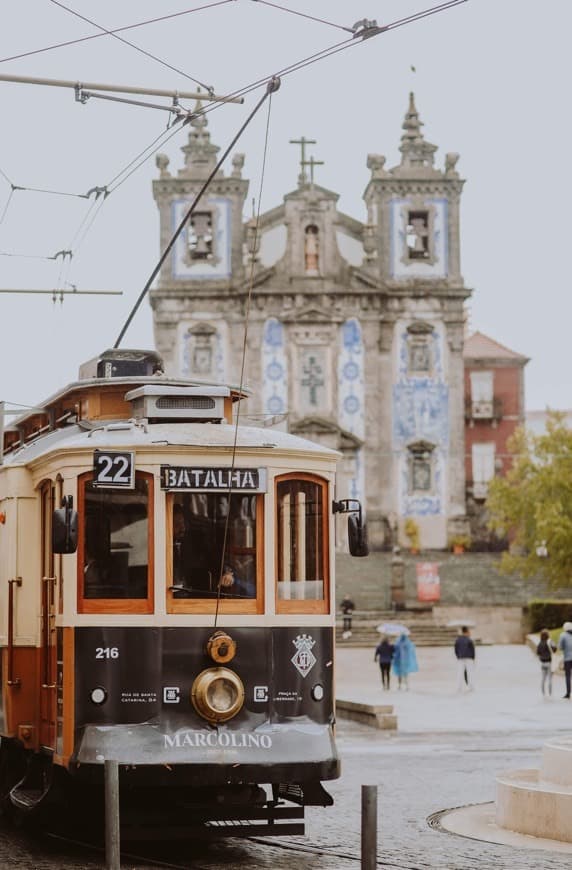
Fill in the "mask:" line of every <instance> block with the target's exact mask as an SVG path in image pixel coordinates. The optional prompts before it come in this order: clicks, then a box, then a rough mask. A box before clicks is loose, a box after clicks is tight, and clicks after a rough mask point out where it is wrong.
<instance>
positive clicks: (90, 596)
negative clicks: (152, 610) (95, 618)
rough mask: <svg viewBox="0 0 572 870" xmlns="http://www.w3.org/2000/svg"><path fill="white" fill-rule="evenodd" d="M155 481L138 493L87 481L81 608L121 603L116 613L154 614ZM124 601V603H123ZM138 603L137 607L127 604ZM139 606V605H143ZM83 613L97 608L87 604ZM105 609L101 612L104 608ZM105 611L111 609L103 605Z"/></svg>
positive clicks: (138, 487)
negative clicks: (152, 514) (151, 496)
mask: <svg viewBox="0 0 572 870" xmlns="http://www.w3.org/2000/svg"><path fill="white" fill-rule="evenodd" d="M149 489H150V484H149V479H148V476H147V475H145V476H143V475H141V474H138V475H137V476H136V480H135V487H134V489H130V490H127V489H125V490H106V489H102V488H100V487H96V486H94V484H93V481H92V480H91V479H89V480H84V482H83V489H82V492H81V496H82V497H81V515H82V518H83V519H82V535H81V540H80V560H79V564H80V570H81V577H80V605H81V600H82V599H83V601H84V602H89V601H93V600H94V599H97V600H98V601H99V603H100V604H101V603H102V601H108V602H113V601H116V605H115V607H112V608H111V609H114V610H121V609H123V607H122V603H121V602H123V604H124V605H125V609H127V610H136V611H139V610H141V611H142V612H148V610H149V608H148V607H146V606H145V605H146V604H147V603H150V570H149V565H150V561H151V560H150V555H149V554H150V539H151V537H152V535H151V534H150V529H149V500H150V499H149ZM118 599H119V600H118ZM128 601H130V602H134V605H135V606H134V607H130V606H127V602H128ZM138 602H139V604H138ZM80 609H83V610H86V609H87V610H92V609H93V606H92V607H90V606H89V604H88V605H87V606H85V605H84V607H83V608H82V607H81V606H80ZM98 609H99V608H98ZM101 609H106V608H105V607H102V608H101Z"/></svg>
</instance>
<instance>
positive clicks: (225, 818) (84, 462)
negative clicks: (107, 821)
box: [0, 350, 367, 836]
mask: <svg viewBox="0 0 572 870" xmlns="http://www.w3.org/2000/svg"><path fill="white" fill-rule="evenodd" d="M244 397H245V391H243V390H241V389H239V388H235V387H225V386H221V385H213V384H205V383H198V382H189V381H184V380H180V379H170V378H167V377H165V375H164V374H163V372H162V365H161V360H160V358H159V356H158V355H157V354H155V353H153V352H146V351H127V350H113V351H106V352H105V353H103V354H102V355H101V356H100V357H98V358H97V359H96V360H94V361H92V362H91V363H89V364H86V365H85V366H83V367H82V369H81V370H80V377H79V379H78V380H77V381H76V382H73V383H71V384H70V385H68V386H67V387H66V388H65V389H62V390H61V391H60V392H58V393H57V394H56V395H54V396H52V397H51V398H50V399H49V400H48V401H46V402H45V404H44V405H43V406H42V407H41V408H35V409H33V410H31V411H29V412H28V413H26V414H24V415H22V416H21V417H20V418H19V419H17V420H16V421H15V423H14V424H13V425H11V426H7V427H6V429H5V432H4V438H3V456H2V463H1V465H0V646H1V654H2V692H1V699H2V703H1V710H0V729H1V731H0V733H1V745H0V789H1V795H2V800H3V805H4V808H5V809H6V810H7V811H11V812H16V813H18V814H22V813H29V814H33V815H37V816H41V814H42V812H43V811H47V809H48V808H50V807H53V806H54V805H61V802H62V801H63V802H67V805H68V807H70V808H71V807H77V806H78V805H80V806H81V805H82V802H84V801H86V800H89V799H90V796H93V795H94V794H101V792H102V782H103V770H104V762H105V760H106V759H114V760H116V761H117V762H118V763H119V765H120V768H119V769H120V789H121V796H122V802H123V801H124V799H125V800H127V797H129V798H130V799H132V800H133V803H134V805H136V806H138V811H139V816H138V817H139V819H140V820H141V819H142V818H144V815H145V812H146V811H147V810H149V811H150V810H151V808H153V809H155V810H157V808H161V807H168V810H169V817H170V819H171V820H173V819H174V818H177V817H178V818H180V819H181V820H182V821H183V822H184V824H185V825H186V826H187V827H188V828H189V829H190V828H192V829H193V830H196V831H201V832H203V833H204V832H205V831H207V830H209V829H213V828H215V827H216V828H217V830H218V833H221V832H222V831H223V830H224V833H226V834H232V835H235V836H236V835H237V834H243V835H249V834H252V833H253V832H256V833H258V832H260V831H261V830H263V831H264V832H265V833H284V832H287V833H288V832H295V833H300V832H301V831H303V814H304V807H305V806H308V805H322V806H325V805H328V804H329V803H331V798H330V796H329V795H328V794H327V792H326V791H325V789H324V787H323V786H322V782H324V781H326V780H329V779H333V778H336V777H337V776H338V775H339V760H338V755H337V751H336V746H335V741H334V733H333V728H334V690H333V686H334V625H335V601H334V577H333V566H334V518H333V514H334V512H335V511H336V510H348V509H349V510H350V511H351V512H350V515H349V523H348V529H349V536H350V549H351V550H352V551H353V553H354V554H355V555H363V554H365V552H366V546H367V545H366V542H365V529H364V528H363V526H362V523H361V512H360V510H359V504H357V503H355V502H347V501H342V502H340V501H335V466H336V459H337V458H338V454H337V453H335V452H334V451H332V450H329V449H327V448H325V447H322V446H320V445H317V444H314V443H310V442H309V441H306V440H303V439H301V438H297V437H295V436H292V435H290V434H287V433H285V432H282V431H277V430H276V429H269V428H263V427H249V426H243V425H236V423H233V422H232V418H233V405H234V404H235V403H236V402H238V401H239V400H241V399H243V398H244ZM222 825H224V829H223V828H222Z"/></svg>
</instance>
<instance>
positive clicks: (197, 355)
mask: <svg viewBox="0 0 572 870" xmlns="http://www.w3.org/2000/svg"><path fill="white" fill-rule="evenodd" d="M215 339H216V330H215V329H214V328H213V327H212V326H210V325H209V324H198V325H197V326H194V327H192V328H191V329H190V330H189V331H188V333H187V343H188V344H187V348H188V350H187V360H188V363H187V373H188V374H192V375H200V376H203V377H205V376H210V377H212V376H213V368H214V350H215V348H214V344H215Z"/></svg>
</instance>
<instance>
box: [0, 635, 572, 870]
mask: <svg viewBox="0 0 572 870" xmlns="http://www.w3.org/2000/svg"><path fill="white" fill-rule="evenodd" d="M350 652H351V653H352V654H353V653H354V652H356V653H361V652H362V651H354V650H352V651H350V650H347V651H344V652H343V653H341V654H340V655H339V658H338V665H339V672H338V676H339V685H340V689H341V690H342V691H343V692H344V693H345V694H344V696H345V697H348V694H347V693H348V692H349V690H350V688H351V689H354V690H356V685H357V687H358V688H359V685H361V682H362V681H363V684H364V692H365V690H366V688H367V686H366V680H368V679H369V677H368V674H369V675H370V676H371V673H370V671H369V670H368V668H367V667H366V665H367V661H366V658H365V656H364V658H363V659H359V658H357V659H356V657H355V656H353V655H352V656H348V654H349V653H350ZM366 652H367V656H368V657H369V651H366ZM420 653H421V655H420V665H421V670H420V674H419V675H418V677H417V683H416V684H415V683H414V684H412V689H411V691H410V692H409V693H407V694H406V695H405V694H404V695H403V696H402V697H400V696H399V694H398V693H397V692H391V693H389V696H388V695H382V694H381V690H379V687H377V688H374V689H372V691H373V692H374V693H376V694H377V700H380V699H381V698H383V700H391V701H392V702H394V703H395V705H396V710H397V712H398V715H400V717H401V718H402V719H403V724H404V726H405V727H403V728H400V731H399V732H398V733H396V734H387V733H383V732H379V731H375V730H373V729H370V728H367V727H366V726H361V725H357V724H354V723H351V722H341V723H340V726H339V729H338V744H339V749H340V752H341V755H342V762H343V771H342V777H341V779H340V780H338V781H336V782H333V783H330V784H329V786H328V790H329V791H331V792H332V794H333V795H334V798H335V805H334V807H331V808H327V809H313V810H310V811H309V812H308V822H307V835H306V837H292V838H289V839H286V838H285V839H284V840H279V841H276V840H273V839H268V840H267V841H262V840H257V841H255V842H251V841H236V840H233V841H231V840H229V841H223V842H222V843H219V844H216V845H210V846H201V847H191V846H189V845H184V846H182V845H177V846H173V847H171V848H170V847H168V846H163V847H161V848H158V847H156V851H155V853H154V860H153V861H151V860H141V859H136V858H132V857H130V856H128V855H125V856H124V857H123V860H122V868H123V870H159V868H160V867H165V866H177V867H181V868H189V870H191V868H192V870H243V868H245V867H256V868H268V870H270V868H273V870H291V868H296V870H306V868H308V870H310V868H312V870H359V867H360V828H361V819H360V801H361V796H360V793H361V785H362V784H368V785H370V784H371V785H377V786H378V789H379V792H378V809H379V830H378V867H381V868H385V870H429V868H432V870H433V868H434V870H509V868H510V870H533V868H534V870H569V868H570V863H571V862H570V856H569V855H558V854H557V853H552V852H547V851H536V850H534V851H533V850H531V851H528V850H521V849H514V848H511V847H508V846H499V845H492V844H487V843H482V842H479V841H476V840H469V839H465V838H462V837H456V836H453V835H450V834H445V833H440V832H438V831H435V830H433V829H431V828H430V827H429V826H428V824H427V817H428V816H429V815H430V814H432V813H434V812H436V811H438V810H442V809H446V808H451V807H456V806H462V805H466V804H472V803H481V802H485V801H492V800H494V776H495V774H496V773H498V772H499V771H501V770H506V769H513V768H522V767H537V766H538V764H539V760H540V748H541V746H542V743H543V742H544V741H545V740H546V739H548V738H549V737H550V736H554V735H557V734H562V733H566V731H567V730H569V726H570V724H571V723H572V706H570V705H568V704H567V703H565V702H564V701H561V700H559V701H556V699H555V700H554V701H553V702H548V701H547V702H544V703H543V702H542V699H539V698H538V686H537V676H538V673H537V667H536V662H535V661H534V659H533V658H532V656H531V655H530V654H529V653H528V651H527V650H525V649H524V648H512V649H506V648H500V649H497V650H496V652H495V651H494V650H490V653H491V656H490V659H491V661H492V660H493V659H495V660H496V669H495V670H494V674H493V675H492V676H491V679H490V681H489V680H488V679H487V677H486V670H487V669H486V667H485V662H484V658H485V657H484V656H481V659H482V661H481V678H480V682H479V687H478V691H477V692H476V693H475V694H474V695H472V696H459V697H457V698H456V699H453V696H452V693H451V689H450V681H449V664H448V659H447V651H444V652H443V653H439V655H434V651H428V652H427V654H425V653H423V652H422V651H420ZM342 659H343V660H342ZM368 660H369V659H368ZM429 664H431V666H432V670H431V672H430V673H429V672H428V671H427V672H425V673H424V668H428V667H429ZM453 672H454V668H452V669H451V675H452V674H453ZM374 673H375V672H374ZM376 677H377V674H376ZM517 677H520V679H517ZM451 679H453V676H451ZM502 683H505V686H506V687H507V688H506V692H505V693H504V697H503V693H502V692H500V691H499V687H500V686H501V684H502ZM367 691H369V688H367ZM507 693H508V694H507ZM473 705H474V706H473ZM479 708H483V709H480V710H479ZM485 708H488V709H485ZM439 711H440V712H439ZM471 711H472V712H471ZM471 721H472V722H473V728H471V727H470V723H471ZM495 721H497V723H498V725H499V727H497V728H496V729H495V728H494V727H493V726H494V723H495ZM426 722H429V726H430V727H428V726H427V725H426V724H425V723H426ZM400 725H401V722H400ZM475 725H476V726H477V727H474V726H475ZM436 726H440V727H436ZM142 848H143V847H142ZM142 848H141V850H140V851H142ZM146 849H147V847H146ZM316 852H317V854H316ZM145 854H150V853H149V851H145ZM104 864H105V862H104V860H103V856H102V855H97V854H94V853H90V852H85V851H83V850H78V849H76V848H74V847H71V846H68V845H66V844H64V843H61V842H58V841H46V840H34V839H33V838H30V837H28V836H26V835H24V834H22V833H21V832H16V833H14V832H10V831H6V830H4V829H2V828H0V868H20V870H95V868H102V867H104Z"/></svg>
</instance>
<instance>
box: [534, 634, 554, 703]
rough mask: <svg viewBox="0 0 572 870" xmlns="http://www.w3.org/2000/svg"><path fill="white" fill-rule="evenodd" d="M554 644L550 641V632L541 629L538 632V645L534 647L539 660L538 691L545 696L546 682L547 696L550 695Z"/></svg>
mask: <svg viewBox="0 0 572 870" xmlns="http://www.w3.org/2000/svg"><path fill="white" fill-rule="evenodd" d="M556 649H557V647H556V644H555V643H554V641H553V640H550V632H549V631H548V629H547V628H543V629H542V631H541V632H540V643H539V644H538V646H537V647H536V655H537V656H538V658H539V659H540V672H541V674H542V676H541V681H540V690H541V692H542V694H543V695H545V694H546V691H545V687H546V683H547V682H548V694H549V695H552V654H553V653H555V652H556Z"/></svg>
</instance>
